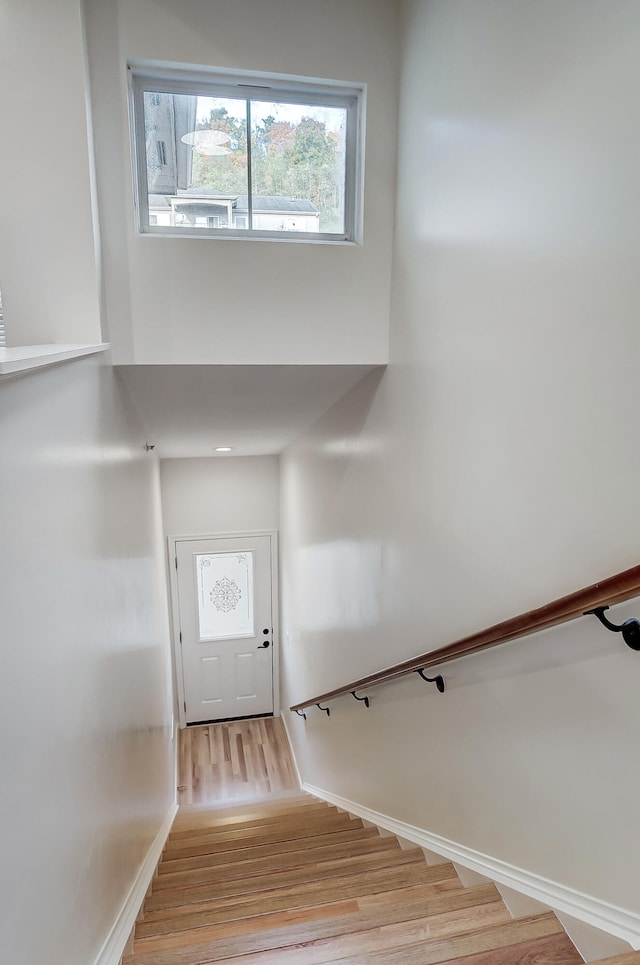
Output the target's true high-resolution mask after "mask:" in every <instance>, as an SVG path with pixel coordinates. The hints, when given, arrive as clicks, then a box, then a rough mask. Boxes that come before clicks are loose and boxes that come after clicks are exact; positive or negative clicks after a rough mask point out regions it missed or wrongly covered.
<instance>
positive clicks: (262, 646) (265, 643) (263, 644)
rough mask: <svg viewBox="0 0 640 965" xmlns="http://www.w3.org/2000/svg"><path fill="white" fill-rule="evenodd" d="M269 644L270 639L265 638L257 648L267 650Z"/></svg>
mask: <svg viewBox="0 0 640 965" xmlns="http://www.w3.org/2000/svg"><path fill="white" fill-rule="evenodd" d="M268 646H269V641H268V640H265V641H264V643H261V644H260V646H259V647H256V650H266V649H267V647H268Z"/></svg>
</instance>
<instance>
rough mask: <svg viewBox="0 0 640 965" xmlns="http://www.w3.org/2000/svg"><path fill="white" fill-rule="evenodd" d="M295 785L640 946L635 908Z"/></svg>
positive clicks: (315, 789) (639, 918) (639, 920)
mask: <svg viewBox="0 0 640 965" xmlns="http://www.w3.org/2000/svg"><path fill="white" fill-rule="evenodd" d="M301 787H302V789H303V790H304V791H308V792H309V793H310V794H315V795H316V797H319V798H322V799H323V800H324V801H328V802H329V803H330V804H335V805H336V806H337V807H339V808H343V809H344V810H345V811H349V812H350V813H351V814H356V815H357V816H358V817H360V818H362V819H363V820H364V821H371V822H372V823H373V824H375V825H377V826H378V827H380V828H384V829H385V830H386V831H391V832H392V833H393V834H396V835H399V836H400V837H402V838H406V839H407V840H409V841H413V842H414V844H417V845H418V846H419V847H421V848H427V849H429V850H430V851H435V852H436V853H437V854H441V855H443V856H444V857H445V858H448V859H449V860H450V861H455V862H459V863H460V864H462V865H464V866H465V867H466V868H470V869H471V870H472V871H476V872H477V873H478V874H481V875H484V876H485V877H487V878H490V879H491V880H492V881H495V882H497V883H499V884H503V885H506V886H507V887H509V888H513V889H514V891H519V892H521V893H522V894H525V895H528V896H529V897H530V898H534V899H535V900H536V901H540V902H542V903H543V904H545V905H548V906H549V907H550V908H552V909H553V910H554V911H558V912H563V913H565V914H567V915H571V916H573V917H574V918H577V919H578V920H579V921H583V922H585V923H586V924H588V925H592V926H593V927H594V928H599V929H600V930H601V931H605V932H608V933H609V934H610V935H615V936H616V937H617V938H621V939H622V940H623V941H625V942H628V943H629V944H630V945H631V947H632V948H634V949H640V915H639V914H637V913H636V912H633V911H629V910H628V909H626V908H618V907H617V906H616V905H610V904H608V903H607V902H605V901H601V900H600V899H599V898H594V897H592V896H591V895H585V894H583V893H582V892H580V891H575V890H574V889H573V888H569V887H567V886H566V885H562V884H559V883H558V882H556V881H549V879H547V878H542V877H541V876H540V875H536V874H534V873H533V872H531V871H526V870H525V869H524V868H517V867H515V865H511V864H508V863H507V862H506V861H501V860H500V859H499V858H493V857H491V856H490V855H487V854H482V852H480V851H474V850H473V849H472V848H468V847H466V846H465V845H463V844H458V843H457V842H455V841H450V840H449V839H448V838H443V837H441V836H440V835H438V834H432V833H431V832H429V831H425V830H423V829H422V828H417V827H415V826H414V825H412V824H407V823H406V822H404V821H398V820H396V819H395V818H392V817H390V816H389V815H387V814H381V813H379V812H378V811H373V810H371V808H367V807H363V806H362V805H360V804H356V803H355V802H354V801H349V800H348V799H347V798H343V797H340V796H339V795H337V794H332V793H331V792H329V791H324V790H322V788H319V787H314V786H313V785H312V784H307V783H304V784H302V785H301Z"/></svg>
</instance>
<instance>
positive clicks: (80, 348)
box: [0, 342, 109, 375]
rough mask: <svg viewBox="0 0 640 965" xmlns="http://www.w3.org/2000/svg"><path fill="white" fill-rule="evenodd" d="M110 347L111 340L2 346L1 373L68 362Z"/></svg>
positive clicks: (7, 373)
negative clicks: (81, 343) (86, 342)
mask: <svg viewBox="0 0 640 965" xmlns="http://www.w3.org/2000/svg"><path fill="white" fill-rule="evenodd" d="M108 348H109V342H99V343H97V344H93V345H55V344H49V345H19V346H17V347H16V348H0V375H13V374H15V373H16V372H27V371H28V370H29V369H38V368H41V367H42V366H43V365H54V364H55V363H56V362H66V361H67V360H68V359H77V358H82V356H83V355H95V354H96V353H97V352H106V351H107V349H108Z"/></svg>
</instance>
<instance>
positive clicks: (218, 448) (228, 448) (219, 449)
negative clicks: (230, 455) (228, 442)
mask: <svg viewBox="0 0 640 965" xmlns="http://www.w3.org/2000/svg"><path fill="white" fill-rule="evenodd" d="M215 451H216V452H231V451H232V448H231V446H216V448H215Z"/></svg>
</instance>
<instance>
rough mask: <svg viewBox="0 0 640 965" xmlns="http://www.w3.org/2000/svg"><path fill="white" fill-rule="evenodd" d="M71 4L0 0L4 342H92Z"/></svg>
mask: <svg viewBox="0 0 640 965" xmlns="http://www.w3.org/2000/svg"><path fill="white" fill-rule="evenodd" d="M85 101H86V94H85V48H84V40H83V34H82V22H81V10H80V0H55V2H52V0H29V3H20V2H16V0H0V112H1V114H2V129H3V142H4V148H3V150H2V152H0V287H1V289H2V299H3V304H4V312H5V322H6V330H7V343H8V344H9V345H11V346H13V345H30V344H38V343H43V342H99V341H100V340H101V337H100V301H99V284H100V283H99V278H98V271H97V268H96V253H95V246H94V231H93V223H92V201H91V183H90V178H91V175H90V166H89V163H88V161H89V153H88V152H89V146H88V145H89V141H88V132H87V112H86V102H85Z"/></svg>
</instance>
